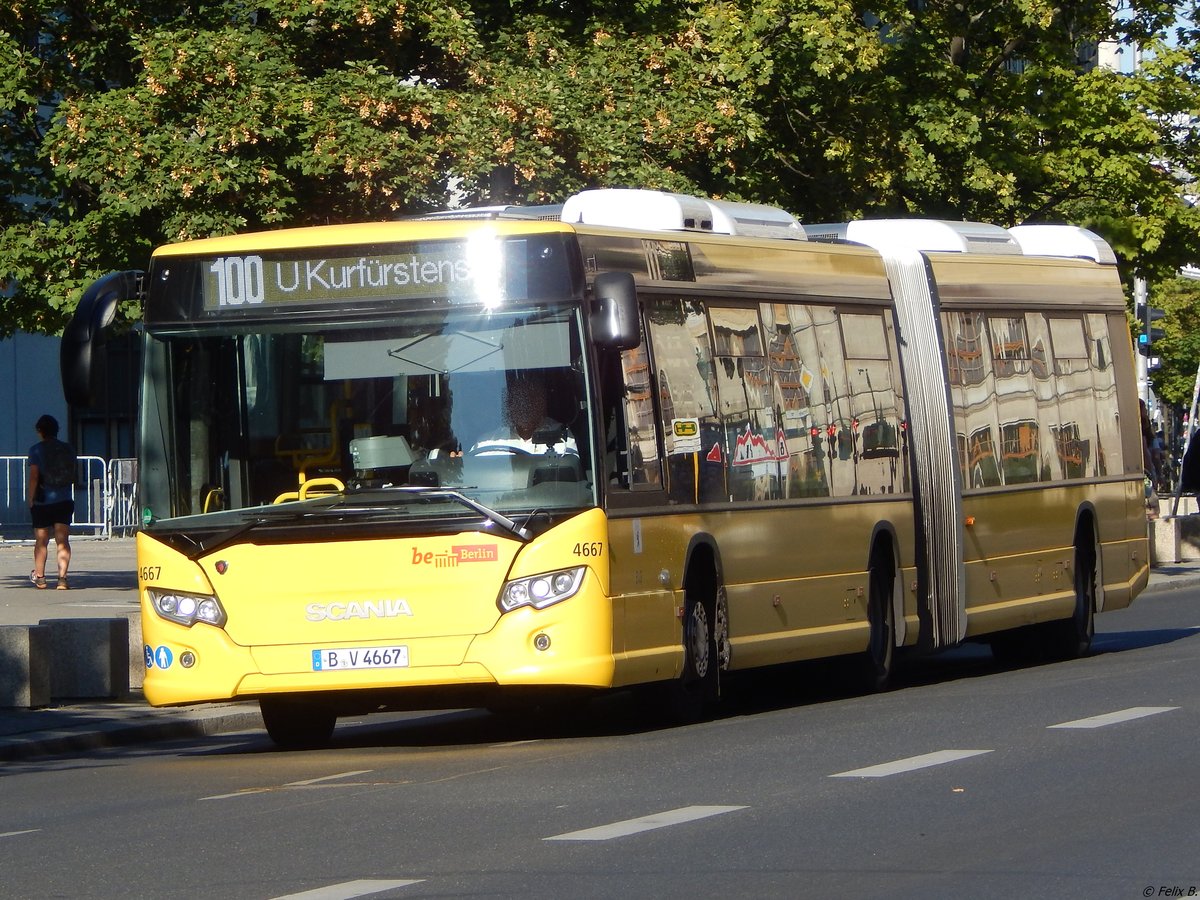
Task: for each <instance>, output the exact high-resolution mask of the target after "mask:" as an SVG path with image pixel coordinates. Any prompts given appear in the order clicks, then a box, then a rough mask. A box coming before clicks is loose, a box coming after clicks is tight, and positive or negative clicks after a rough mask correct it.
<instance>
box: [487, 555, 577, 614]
mask: <svg viewBox="0 0 1200 900" xmlns="http://www.w3.org/2000/svg"><path fill="white" fill-rule="evenodd" d="M586 571H587V566H580V567H578V568H576V569H562V570H560V571H558V572H546V573H545V574H543V575H531V576H530V577H528V578H517V579H515V580H513V581H510V582H508V583H507V584H506V585H504V589H503V590H501V591H500V599H499V600H497V604H498V605H499V606H500V610H501V612H512V611H513V610H514V609H517V608H518V607H521V606H532V607H533V608H534V609H545V608H546V607H547V606H553V605H554V604H555V603H561V602H562V601H563V600H566V599H567V598H568V597H573V596H575V594H577V593H578V592H579V586H580V585H581V584H583V573H584V572H586Z"/></svg>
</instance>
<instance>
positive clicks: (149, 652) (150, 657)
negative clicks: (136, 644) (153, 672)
mask: <svg viewBox="0 0 1200 900" xmlns="http://www.w3.org/2000/svg"><path fill="white" fill-rule="evenodd" d="M144 649H145V652H146V668H147V669H153V668H154V648H153V647H151V646H150V645H149V644H147V645H146V646H145V648H144Z"/></svg>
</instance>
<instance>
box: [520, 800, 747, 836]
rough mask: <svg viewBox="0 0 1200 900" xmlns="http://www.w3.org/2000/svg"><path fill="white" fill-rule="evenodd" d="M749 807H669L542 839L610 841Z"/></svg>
mask: <svg viewBox="0 0 1200 900" xmlns="http://www.w3.org/2000/svg"><path fill="white" fill-rule="evenodd" d="M747 808H748V807H745V806H684V807H681V808H680V809H669V810H667V811H666V812H660V813H654V814H652V815H649V816H642V817H641V818H638V819H626V820H625V821H624V822H613V823H612V824H611V825H600V826H597V827H596V828H585V829H583V830H582V831H569V832H567V833H566V834H556V835H554V836H553V837H548V838H542V840H544V841H608V840H611V839H612V838H618V837H625V836H627V835H630V834H639V833H641V832H643V831H652V830H653V829H655V828H666V827H667V826H668V825H680V824H682V823H684V822H694V821H696V820H697V819H706V818H708V817H709V816H719V815H721V814H722V813H727V812H734V811H735V810H739V809H747Z"/></svg>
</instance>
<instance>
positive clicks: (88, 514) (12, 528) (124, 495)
mask: <svg viewBox="0 0 1200 900" xmlns="http://www.w3.org/2000/svg"><path fill="white" fill-rule="evenodd" d="M0 475H2V477H3V481H2V482H0V541H3V542H5V543H8V542H12V541H29V540H32V539H33V526H32V524H31V523H30V518H29V494H28V490H29V458H28V457H25V456H0ZM75 478H76V480H75V484H74V485H73V486H72V488H71V493H72V495H73V496H74V498H75V516H74V518H73V519H72V520H71V533H72V534H73V535H79V536H83V537H98V538H109V537H114V536H127V535H130V534H132V533H133V532H134V531H136V530H137V528H138V526H139V525H140V524H141V522H140V517H139V516H138V510H137V460H136V459H109V460H105V459H104V458H103V457H100V456H81V457H79V466H78V469H77V470H76V475H75Z"/></svg>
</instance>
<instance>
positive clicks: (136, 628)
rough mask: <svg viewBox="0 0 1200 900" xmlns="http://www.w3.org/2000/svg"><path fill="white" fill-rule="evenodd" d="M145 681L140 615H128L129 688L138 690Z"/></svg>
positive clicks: (144, 654) (144, 656)
mask: <svg viewBox="0 0 1200 900" xmlns="http://www.w3.org/2000/svg"><path fill="white" fill-rule="evenodd" d="M145 681H146V653H145V650H144V649H143V644H142V617H141V616H140V615H138V614H134V615H132V616H130V617H129V690H131V691H140V690H141V689H142V685H143V684H144V683H145Z"/></svg>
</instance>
